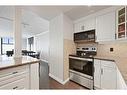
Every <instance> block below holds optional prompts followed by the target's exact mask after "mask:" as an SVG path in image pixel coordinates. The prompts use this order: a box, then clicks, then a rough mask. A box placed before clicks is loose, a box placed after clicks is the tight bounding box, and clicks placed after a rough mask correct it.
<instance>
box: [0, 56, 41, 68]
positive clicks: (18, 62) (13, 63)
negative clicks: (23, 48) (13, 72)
mask: <svg viewBox="0 0 127 95" xmlns="http://www.w3.org/2000/svg"><path fill="white" fill-rule="evenodd" d="M38 62H40V60H39V59H36V58H33V57H30V56H22V57H21V58H14V57H7V56H6V55H3V56H0V70H2V69H7V68H11V67H17V66H22V65H26V64H33V63H38Z"/></svg>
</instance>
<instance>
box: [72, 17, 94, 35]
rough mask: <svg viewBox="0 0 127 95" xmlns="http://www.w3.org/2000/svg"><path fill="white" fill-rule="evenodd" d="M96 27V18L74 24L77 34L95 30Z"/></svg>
mask: <svg viewBox="0 0 127 95" xmlns="http://www.w3.org/2000/svg"><path fill="white" fill-rule="evenodd" d="M95 27H96V20H95V18H88V19H85V20H83V21H81V22H78V23H75V24H74V31H75V33H78V32H82V31H88V30H92V29H95Z"/></svg>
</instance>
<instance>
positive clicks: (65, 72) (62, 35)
mask: <svg viewBox="0 0 127 95" xmlns="http://www.w3.org/2000/svg"><path fill="white" fill-rule="evenodd" d="M49 49H50V54H49V69H50V74H49V75H50V76H51V77H52V78H54V79H55V80H57V81H58V82H60V83H62V84H64V83H65V82H66V81H67V80H68V79H69V61H68V55H69V54H71V53H73V52H75V50H74V49H75V45H74V42H73V22H72V21H71V20H70V19H69V18H68V17H67V16H66V15H64V14H60V15H58V16H56V17H55V18H53V19H52V20H51V21H50V48H49Z"/></svg>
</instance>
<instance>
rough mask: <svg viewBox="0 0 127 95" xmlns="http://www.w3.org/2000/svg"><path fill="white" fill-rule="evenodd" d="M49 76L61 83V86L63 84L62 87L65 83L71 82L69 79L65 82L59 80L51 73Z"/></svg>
mask: <svg viewBox="0 0 127 95" xmlns="http://www.w3.org/2000/svg"><path fill="white" fill-rule="evenodd" d="M49 76H50V77H51V78H53V79H54V80H56V81H57V82H59V83H60V84H62V85H64V84H65V83H67V82H68V81H69V78H68V79H66V80H65V81H63V80H61V79H59V78H57V77H56V76H54V75H52V74H51V73H49Z"/></svg>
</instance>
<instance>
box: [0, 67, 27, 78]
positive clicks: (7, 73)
mask: <svg viewBox="0 0 127 95" xmlns="http://www.w3.org/2000/svg"><path fill="white" fill-rule="evenodd" d="M28 70H29V66H28V65H24V66H18V67H13V68H9V69H4V70H1V71H0V78H1V77H6V76H12V75H17V74H18V73H22V72H25V71H28Z"/></svg>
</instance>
